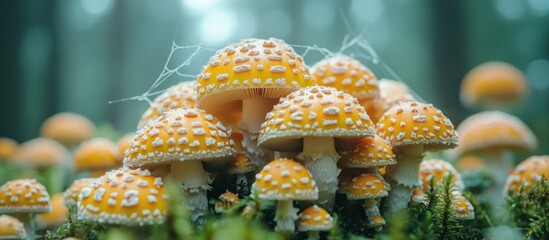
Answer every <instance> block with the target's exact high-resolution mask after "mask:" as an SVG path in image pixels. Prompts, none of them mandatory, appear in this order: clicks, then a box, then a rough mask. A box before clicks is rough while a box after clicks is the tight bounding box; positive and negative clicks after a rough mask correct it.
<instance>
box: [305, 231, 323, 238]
mask: <svg viewBox="0 0 549 240" xmlns="http://www.w3.org/2000/svg"><path fill="white" fill-rule="evenodd" d="M317 239H320V232H319V231H309V237H308V238H307V240H317Z"/></svg>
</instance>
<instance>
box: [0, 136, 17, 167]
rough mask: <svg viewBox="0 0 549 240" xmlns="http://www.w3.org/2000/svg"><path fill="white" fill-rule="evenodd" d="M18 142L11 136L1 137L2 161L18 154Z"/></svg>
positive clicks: (0, 158) (0, 159) (0, 154)
mask: <svg viewBox="0 0 549 240" xmlns="http://www.w3.org/2000/svg"><path fill="white" fill-rule="evenodd" d="M18 148H19V146H18V144H17V142H16V141H15V140H13V139H11V138H0V162H2V161H4V160H11V159H12V158H14V157H15V156H16V155H17V151H18Z"/></svg>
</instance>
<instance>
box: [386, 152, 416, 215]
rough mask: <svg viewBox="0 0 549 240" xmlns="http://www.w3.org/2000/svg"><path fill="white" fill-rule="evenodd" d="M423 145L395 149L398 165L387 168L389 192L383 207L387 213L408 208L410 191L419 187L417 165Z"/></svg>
mask: <svg viewBox="0 0 549 240" xmlns="http://www.w3.org/2000/svg"><path fill="white" fill-rule="evenodd" d="M423 150H424V149H423V145H408V146H400V147H395V153H396V155H397V161H398V163H397V164H396V165H394V166H392V167H389V169H388V172H387V177H386V178H387V179H389V180H390V181H389V183H390V184H391V191H390V192H389V196H388V197H387V198H386V203H387V204H384V206H385V207H386V208H387V210H388V212H396V211H398V210H400V209H403V208H406V206H408V201H409V200H410V197H411V196H412V190H413V189H414V188H415V187H418V186H420V178H419V163H420V162H421V159H423Z"/></svg>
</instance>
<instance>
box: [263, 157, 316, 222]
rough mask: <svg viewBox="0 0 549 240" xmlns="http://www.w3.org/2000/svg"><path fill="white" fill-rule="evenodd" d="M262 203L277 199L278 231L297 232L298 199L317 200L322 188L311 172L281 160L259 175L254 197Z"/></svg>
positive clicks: (271, 164) (276, 218)
mask: <svg viewBox="0 0 549 240" xmlns="http://www.w3.org/2000/svg"><path fill="white" fill-rule="evenodd" d="M256 194H257V196H258V197H259V199H261V200H276V201H277V206H276V213H275V222H276V227H275V230H276V231H281V232H294V231H295V221H296V220H297V218H298V216H297V212H298V209H297V208H294V207H293V201H294V200H315V199H317V198H318V188H317V187H316V183H315V181H314V180H313V178H312V176H311V174H310V173H309V171H308V170H307V169H306V168H305V167H304V166H303V165H301V164H299V163H298V162H296V161H293V160H290V159H284V158H282V159H277V160H274V161H272V162H270V163H269V164H267V165H265V166H264V167H263V169H261V171H260V172H259V173H258V174H256V176H255V182H254V184H253V185H252V195H256Z"/></svg>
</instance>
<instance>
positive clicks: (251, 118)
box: [239, 98, 278, 169]
mask: <svg viewBox="0 0 549 240" xmlns="http://www.w3.org/2000/svg"><path fill="white" fill-rule="evenodd" d="M277 101H278V99H269V98H250V99H244V100H242V118H241V119H240V123H239V127H240V129H241V130H242V132H243V133H244V139H243V142H242V145H243V146H244V148H245V149H246V153H247V154H248V156H250V157H251V159H252V161H253V162H254V164H255V165H256V166H257V167H258V169H261V168H262V167H263V166H265V164H267V163H268V162H269V161H271V160H272V151H269V150H267V149H265V148H261V147H259V146H257V138H258V135H259V130H260V129H261V124H262V123H263V122H264V121H265V116H266V115H267V113H268V112H269V111H271V109H273V106H274V105H275V104H276V102H277Z"/></svg>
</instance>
